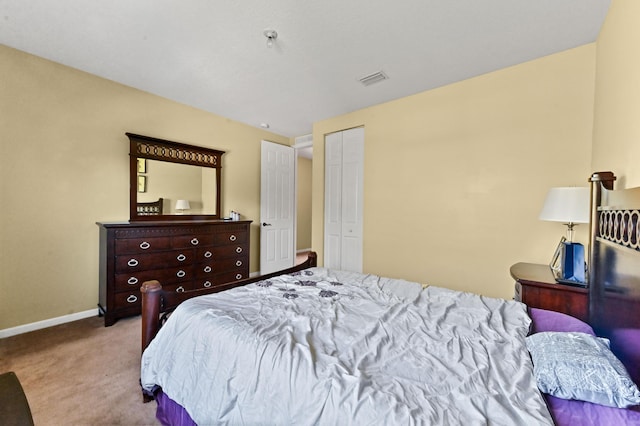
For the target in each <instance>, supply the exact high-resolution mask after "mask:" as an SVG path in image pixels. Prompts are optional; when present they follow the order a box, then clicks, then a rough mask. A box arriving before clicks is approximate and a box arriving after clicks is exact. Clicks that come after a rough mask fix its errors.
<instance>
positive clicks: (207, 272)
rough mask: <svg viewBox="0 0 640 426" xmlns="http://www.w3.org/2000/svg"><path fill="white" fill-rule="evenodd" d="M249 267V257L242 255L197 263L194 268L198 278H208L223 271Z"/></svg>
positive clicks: (240, 269)
mask: <svg viewBox="0 0 640 426" xmlns="http://www.w3.org/2000/svg"><path fill="white" fill-rule="evenodd" d="M248 268H249V259H248V258H247V257H246V256H240V257H236V258H226V259H218V260H212V261H210V262H202V263H196V264H195V265H194V268H193V269H194V274H195V277H196V278H207V277H211V276H213V275H217V274H221V273H223V272H233V271H242V270H244V269H247V270H248Z"/></svg>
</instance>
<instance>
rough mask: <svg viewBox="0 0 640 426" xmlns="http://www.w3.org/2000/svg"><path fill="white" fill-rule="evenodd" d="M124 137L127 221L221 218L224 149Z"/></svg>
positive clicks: (147, 137) (147, 138) (146, 138)
mask: <svg viewBox="0 0 640 426" xmlns="http://www.w3.org/2000/svg"><path fill="white" fill-rule="evenodd" d="M127 136H128V137H129V140H130V148H129V156H130V160H129V172H130V188H129V204H130V216H129V218H130V220H131V221H142V220H204V219H219V218H220V208H221V207H220V199H221V193H220V190H221V187H222V185H221V177H222V174H221V171H222V154H224V151H219V150H215V149H211V148H205V147H201V146H195V145H188V144H184V143H179V142H172V141H168V140H164V139H158V138H152V137H149V136H142V135H136V134H133V133H127ZM160 200H161V201H160ZM178 200H180V205H178V206H176V203H177V202H178ZM160 203H161V204H162V208H159V205H160Z"/></svg>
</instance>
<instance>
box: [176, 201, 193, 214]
mask: <svg viewBox="0 0 640 426" xmlns="http://www.w3.org/2000/svg"><path fill="white" fill-rule="evenodd" d="M190 208H191V206H190V205H189V200H178V201H176V211H177V212H178V213H179V214H184V211H185V210H189V209H190Z"/></svg>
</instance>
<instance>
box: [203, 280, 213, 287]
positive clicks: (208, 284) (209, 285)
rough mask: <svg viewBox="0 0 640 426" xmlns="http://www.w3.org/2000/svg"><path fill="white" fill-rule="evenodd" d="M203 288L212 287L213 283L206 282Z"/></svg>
mask: <svg viewBox="0 0 640 426" xmlns="http://www.w3.org/2000/svg"><path fill="white" fill-rule="evenodd" d="M202 285H203V286H205V287H206V288H209V287H211V286H212V285H213V284H211V281H205V282H204V284H202Z"/></svg>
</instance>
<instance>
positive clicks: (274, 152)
mask: <svg viewBox="0 0 640 426" xmlns="http://www.w3.org/2000/svg"><path fill="white" fill-rule="evenodd" d="M261 150H262V156H261V172H260V176H261V181H260V273H261V274H268V273H270V272H275V271H279V270H281V269H284V268H289V267H291V266H293V264H294V262H295V245H294V241H295V240H294V237H295V234H294V225H295V162H294V160H295V152H294V149H293V148H292V147H289V146H285V145H280V144H276V143H273V142H267V141H262V148H261Z"/></svg>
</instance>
